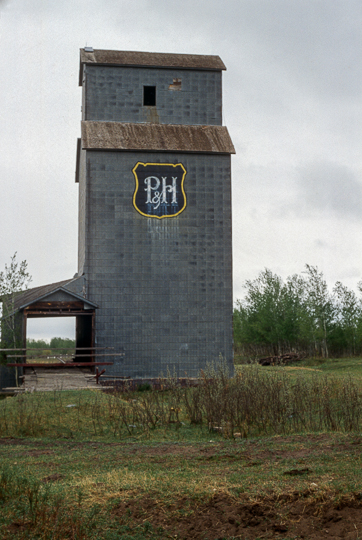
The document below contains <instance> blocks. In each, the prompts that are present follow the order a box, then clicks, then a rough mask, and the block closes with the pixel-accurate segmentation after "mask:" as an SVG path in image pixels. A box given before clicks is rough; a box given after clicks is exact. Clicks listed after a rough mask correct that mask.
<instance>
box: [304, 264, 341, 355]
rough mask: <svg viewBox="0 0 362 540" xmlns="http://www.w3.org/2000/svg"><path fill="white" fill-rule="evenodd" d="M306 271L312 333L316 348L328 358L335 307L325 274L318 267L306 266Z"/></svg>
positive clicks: (308, 308)
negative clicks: (329, 335) (329, 338)
mask: <svg viewBox="0 0 362 540" xmlns="http://www.w3.org/2000/svg"><path fill="white" fill-rule="evenodd" d="M305 268H306V270H305V271H304V274H305V275H306V293H307V295H306V310H307V312H308V315H309V320H310V322H311V324H312V326H311V331H312V335H313V339H314V342H315V347H316V348H317V349H318V348H320V350H321V353H322V356H324V357H325V358H328V356H329V350H328V334H329V332H330V330H331V328H332V325H333V320H334V306H333V302H332V298H331V296H330V294H329V292H328V286H327V283H326V281H325V279H324V277H323V272H319V271H318V267H317V266H310V265H309V264H306V265H305Z"/></svg>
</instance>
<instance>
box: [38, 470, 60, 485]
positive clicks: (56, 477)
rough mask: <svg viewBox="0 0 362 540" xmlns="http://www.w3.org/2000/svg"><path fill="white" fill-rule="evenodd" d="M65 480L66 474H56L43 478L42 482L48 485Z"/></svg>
mask: <svg viewBox="0 0 362 540" xmlns="http://www.w3.org/2000/svg"><path fill="white" fill-rule="evenodd" d="M63 478H65V476H64V474H60V473H54V474H50V475H49V476H46V477H45V478H43V479H42V482H43V483H44V484H48V483H49V482H58V481H59V480H63Z"/></svg>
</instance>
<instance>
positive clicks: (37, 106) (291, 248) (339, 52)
mask: <svg viewBox="0 0 362 540" xmlns="http://www.w3.org/2000/svg"><path fill="white" fill-rule="evenodd" d="M85 45H88V46H92V47H93V48H96V49H118V50H135V51H151V52H171V53H192V54H217V55H219V56H220V57H221V58H222V60H223V61H224V63H225V64H226V66H227V71H226V72H224V73H223V104H224V124H225V125H226V126H227V127H228V129H229V132H230V135H231V137H232V139H233V142H234V145H235V147H236V151H237V154H236V156H234V157H233V158H232V171H233V172H232V177H233V238H234V260H233V265H234V297H235V298H240V297H241V296H242V294H243V284H244V283H245V280H246V279H253V278H255V277H257V275H258V273H259V272H260V271H261V270H263V269H264V268H265V267H267V268H270V269H271V270H272V271H273V272H275V273H277V274H279V275H281V276H282V277H283V278H286V277H287V276H288V275H291V274H293V273H301V272H302V271H303V269H304V266H305V264H306V263H308V264H310V265H313V266H318V268H319V270H321V271H323V273H324V275H325V277H326V279H327V281H328V283H329V285H330V288H332V286H333V284H334V283H335V282H336V281H337V280H340V281H342V282H343V283H344V284H345V285H347V286H348V287H350V288H353V289H355V288H356V285H357V283H358V281H360V280H361V279H362V250H361V247H362V62H361V59H360V57H361V50H362V2H361V0H226V1H221V0H192V1H191V0H183V1H182V2H180V1H172V0H167V1H166V0H62V1H61V2H54V1H53V0H32V2H29V1H28V0H0V71H1V85H0V103H1V106H0V122H1V129H0V185H1V201H2V205H1V210H0V227H1V237H0V269H3V268H4V265H5V263H6V262H9V260H10V257H11V255H12V254H13V253H14V252H15V251H17V252H18V258H19V259H20V260H22V259H26V260H27V261H28V265H29V271H30V273H31V274H32V276H33V282H32V286H38V285H43V284H47V283H51V282H55V281H59V280H63V279H67V278H68V277H69V278H70V277H72V276H73V275H74V273H75V272H76V271H77V239H78V230H77V227H78V225H77V220H78V206H77V205H78V186H77V184H75V183H74V171H75V157H76V140H77V137H79V135H80V107H81V89H80V87H78V69H79V49H80V48H81V47H84V46H85ZM72 326H73V323H72ZM34 328H35V327H34ZM68 328H69V325H68V327H67V328H64V329H63V330H62V331H61V332H60V330H59V331H58V328H57V329H56V330H54V329H53V328H52V329H51V330H49V329H47V330H42V328H41V327H39V326H38V327H37V328H36V329H34V330H31V331H32V332H33V334H34V337H41V336H42V335H44V336H45V335H46V334H47V333H48V334H49V332H50V333H52V334H53V335H54V333H56V334H57V335H59V334H60V333H61V334H63V335H66V334H67V335H69V330H68ZM33 334H32V335H33Z"/></svg>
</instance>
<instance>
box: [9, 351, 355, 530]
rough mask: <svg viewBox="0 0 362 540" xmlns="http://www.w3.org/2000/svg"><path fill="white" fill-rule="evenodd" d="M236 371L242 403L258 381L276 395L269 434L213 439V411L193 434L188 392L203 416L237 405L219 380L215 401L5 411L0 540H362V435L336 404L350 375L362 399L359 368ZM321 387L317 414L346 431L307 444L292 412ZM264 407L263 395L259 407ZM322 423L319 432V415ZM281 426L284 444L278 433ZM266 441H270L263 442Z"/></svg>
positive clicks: (168, 395) (28, 400)
mask: <svg viewBox="0 0 362 540" xmlns="http://www.w3.org/2000/svg"><path fill="white" fill-rule="evenodd" d="M313 362H314V363H313ZM238 372H239V373H240V375H239V382H238V383H237V384H238V385H239V387H240V388H241V387H242V384H244V383H245V388H244V390H243V392H244V393H245V392H246V391H247V387H250V385H252V384H254V383H255V389H256V390H255V391H256V392H257V391H258V388H260V389H261V392H260V393H262V392H264V394H265V395H266V394H267V392H269V394H268V395H266V401H265V404H266V405H265V406H264V408H262V409H261V413H260V414H261V415H264V416H265V418H264V419H260V424H253V422H257V419H256V420H252V419H251V418H250V420H248V418H249V417H248V416H247V417H244V416H242V411H240V415H241V416H240V417H239V424H238V425H237V426H236V425H235V428H233V429H232V428H231V427H230V426H229V424H228V421H227V420H225V421H223V420H222V418H225V419H227V418H228V417H227V416H225V417H221V416H220V422H219V423H220V424H222V426H218V427H215V423H212V425H209V424H208V423H207V421H206V419H207V414H209V413H208V412H207V410H206V409H205V410H202V414H203V416H202V418H201V417H197V416H195V417H194V421H195V423H191V421H190V419H191V417H190V411H191V412H192V411H193V412H194V413H195V414H196V412H197V411H199V409H200V407H196V406H193V408H192V407H191V409H190V410H188V409H187V407H186V402H185V401H184V400H185V396H184V395H183V393H184V392H188V394H187V397H188V400H189V401H188V403H189V405H190V406H191V404H192V403H193V400H196V399H198V397H197V396H199V397H200V396H204V397H203V399H204V401H203V403H204V405H205V407H206V406H209V407H211V406H212V404H213V403H216V405H218V404H219V405H220V407H219V408H220V409H223V410H225V411H227V407H228V406H232V403H229V402H228V401H227V399H228V397H227V396H228V392H231V391H232V388H231V387H230V386H229V383H228V381H227V379H225V380H222V376H221V375H220V374H219V375H217V376H216V379H215V381H214V383H210V381H204V388H203V392H204V393H205V395H204V394H203V393H201V392H199V393H197V392H196V391H194V390H193V389H189V390H186V391H185V390H182V391H181V390H177V388H176V387H172V388H171V389H170V390H168V391H166V392H163V393H158V394H157V396H156V394H154V393H152V392H135V393H133V394H129V395H119V396H110V395H105V394H101V393H99V392H96V391H79V392H54V393H47V394H40V393H38V394H31V395H27V396H18V397H16V398H7V399H6V400H3V401H1V403H0V505H1V511H0V538H3V539H10V538H11V539H12V538H18V539H22V538H31V539H35V538H39V539H48V538H49V540H50V539H52V540H53V539H55V540H58V539H59V540H61V539H62V540H63V539H68V538H69V539H74V540H75V539H77V540H78V539H88V538H89V539H98V538H101V539H103V538H104V539H106V540H116V539H119V538H122V539H126V540H127V539H128V540H141V539H143V538H146V539H147V538H152V539H166V538H174V539H175V538H177V539H193V538H195V539H209V540H211V539H213V540H214V539H221V538H223V539H230V540H231V539H236V538H239V539H257V538H279V539H284V540H287V539H291V538H315V539H319V538H329V539H330V538H342V537H343V538H347V539H348V538H350V539H352V538H353V539H354V540H357V539H358V538H360V536H359V535H360V532H359V531H362V513H361V506H362V467H361V465H362V463H361V462H362V457H361V456H362V453H361V450H362V436H361V430H360V429H352V430H350V429H349V428H348V425H349V424H348V423H346V420H345V419H344V418H345V417H344V416H343V417H342V416H341V415H342V413H343V414H348V411H352V409H348V406H349V405H348V403H347V405H346V407H347V408H345V409H343V411H342V409H341V408H340V407H341V405H340V401H339V400H340V393H339V392H341V391H343V388H344V387H345V381H348V377H349V376H351V377H352V378H353V381H356V382H357V385H358V387H360V382H361V379H362V377H361V375H362V359H342V360H330V361H326V362H323V363H322V362H316V361H311V360H305V361H303V362H300V363H298V364H295V365H294V366H289V367H287V368H279V367H277V368H274V367H266V368H255V367H253V366H246V367H241V368H238ZM300 378H302V379H300ZM243 381H244V383H243ZM298 381H299V382H298ZM305 381H306V383H305V385H306V386H303V384H304V382H305ZM315 381H317V382H316V384H319V382H318V381H320V382H321V386H319V387H318V388H320V392H321V393H322V394H323V392H324V393H325V397H324V398H323V400H319V401H318V400H317V401H316V404H317V405H318V404H319V405H318V406H322V405H323V404H324V405H323V406H325V407H326V408H325V409H323V415H326V419H325V421H326V422H328V418H327V416H328V414H330V421H331V422H332V425H335V426H336V429H334V430H326V429H324V430H319V431H314V432H311V431H308V430H302V429H301V430H300V431H299V432H296V431H295V427H297V426H298V425H299V424H298V423H297V421H296V420H294V417H296V416H298V414H300V415H302V411H298V410H297V409H296V408H295V409H294V411H293V412H292V413H291V414H289V409H288V408H286V409H283V408H282V404H283V403H284V401H285V400H286V399H290V400H291V401H290V403H297V401H295V399H297V397H298V396H296V397H294V398H293V396H292V393H293V392H294V391H295V392H299V391H300V390H299V388H302V389H303V388H304V390H303V391H305V392H307V390H308V391H309V390H310V389H313V388H315V387H314V386H313V384H315ZM328 381H330V382H328ZM233 384H234V383H233ZM298 384H301V385H302V386H298ZM310 385H312V386H310ZM231 386H232V385H231ZM351 388H352V386H351ZM234 391H236V390H235V389H234ZM212 392H214V397H215V402H214V401H212V398H213V396H212V395H211V394H212ZM288 392H289V393H290V394H291V395H290V396H289V398H288ZM207 393H209V394H210V395H209V398H207V397H205V396H206V394H207ZM352 394H353V393H352ZM352 394H351V395H352ZM358 394H360V392H359V390H358V392H357V394H353V396H354V398H353V399H357V400H358V399H360V398H359V396H358ZM230 395H231V394H230ZM232 395H235V396H236V397H235V399H239V398H240V396H241V394H237V393H236V394H232ZM250 395H253V394H250ZM245 396H246V397H245ZM326 396H327V397H328V396H329V397H328V399H327V397H326ZM264 397H265V396H264ZM244 398H245V399H249V394H245V395H244V394H243V399H244ZM262 398H263V396H262V395H259V397H258V396H257V395H256V394H255V406H260V403H264V402H261V401H260V400H261V399H262ZM240 399H241V398H240ZM293 399H294V401H293ZM348 399H349V398H348ZM258 400H259V401H258ZM272 400H275V402H274V403H273V402H272ZM277 400H279V401H278V403H277V402H276V401H277ZM228 403H229V405H228ZM243 403H244V404H245V407H246V406H247V402H246V401H245V402H243ZM351 403H352V402H351ZM268 404H269V412H268V410H267V407H268ZM252 405H253V404H251V406H252ZM344 405H345V404H344ZM355 405H356V407H357V408H356V409H353V410H354V412H353V414H355V415H356V414H357V415H358V407H359V406H360V402H359V401H358V403H357V404H355ZM288 406H289V405H288ZM328 407H329V409H328ZM235 408H237V405H236V402H235ZM201 409H202V407H201ZM201 409H200V410H201ZM250 410H252V409H250ZM306 410H307V411H309V410H310V411H312V409H306ZM195 411H196V412H195ZM273 411H274V412H273ZM328 411H329V412H328ZM286 412H288V415H287V416H288V420H286V419H285V418H284V417H283V415H284V416H285V414H286ZM312 413H313V414H314V415H315V416H313V418H311V419H310V421H311V422H316V418H317V416H318V414H319V413H318V411H315V410H314V409H313V411H312ZM213 414H217V412H215V413H213ZM225 414H226V413H225ZM268 414H269V416H268ZM278 414H280V418H279V420H277V415H278ZM320 414H321V415H322V412H321V413H320ZM122 415H123V416H122ZM316 415H317V416H316ZM323 415H322V416H320V418H323V419H324V418H325V416H323ZM267 417H268V418H269V420H268V421H267ZM289 417H290V419H289ZM120 418H124V420H125V421H124V423H123V424H122V422H121V420H120ZM141 418H143V420H142V422H141V421H140V419H141ZM197 418H198V421H199V423H197V422H196V420H197ZM230 418H231V417H230ZM245 418H246V420H245ZM303 418H305V419H304V420H303V421H305V422H306V421H307V416H305V417H304V416H303ZM318 418H319V417H318ZM343 419H344V420H343ZM201 420H202V423H200V422H201ZM342 420H343V422H342ZM319 421H321V420H319ZM323 421H324V420H323ZM354 421H355V422H357V421H358V422H359V420H358V418H357V417H356V418H355V420H354ZM223 422H224V423H223ZM242 422H244V424H242ZM248 422H249V423H250V425H249V426H248V425H247V424H248ZM268 422H269V423H268ZM273 422H275V429H277V430H279V431H280V433H278V434H273V433H272V429H273V425H274V424H272V423H273ZM278 422H279V423H278ZM333 422H335V424H333ZM338 422H340V424H338ZM337 424H338V425H337ZM350 425H351V426H352V424H350ZM243 426H244V427H243ZM258 426H259V427H258ZM338 426H339V427H338ZM341 426H342V427H341ZM343 426H344V427H343ZM220 427H222V429H219V428H220ZM257 429H259V430H263V429H265V430H267V431H268V430H269V431H268V434H266V435H259V436H256V435H255V433H254V434H253V430H254V432H256V430H257ZM236 430H238V431H236ZM282 430H284V431H285V433H281V431H282Z"/></svg>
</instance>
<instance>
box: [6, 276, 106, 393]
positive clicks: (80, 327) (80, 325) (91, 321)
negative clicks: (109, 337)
mask: <svg viewBox="0 0 362 540" xmlns="http://www.w3.org/2000/svg"><path fill="white" fill-rule="evenodd" d="M85 290H86V285H85V278H84V277H79V278H73V279H68V280H65V281H59V282H57V283H52V284H50V285H44V286H42V287H35V288H32V289H28V290H26V291H24V292H22V293H19V294H17V295H16V296H15V300H14V306H13V308H14V310H13V312H12V314H14V313H15V327H16V334H17V335H16V341H17V345H18V347H23V348H24V349H25V348H26V338H27V320H28V319H30V318H47V317H74V318H75V347H76V350H77V349H80V348H81V349H83V354H82V357H81V360H80V361H84V362H89V361H91V356H87V355H85V354H84V350H86V349H87V348H89V349H91V348H92V347H94V342H95V332H94V328H95V310H96V308H97V307H98V306H97V305H96V304H94V303H93V302H90V301H89V300H87V299H86V298H85ZM2 336H3V343H4V344H5V345H6V344H7V342H8V346H9V348H10V347H12V343H11V341H10V340H9V338H8V336H7V335H6V328H5V325H4V323H3V327H2ZM7 338H8V339H7ZM25 358H26V355H24V357H23V360H25ZM15 384H16V381H15V372H14V370H13V369H9V368H7V367H5V366H0V388H1V387H5V386H14V385H15Z"/></svg>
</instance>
